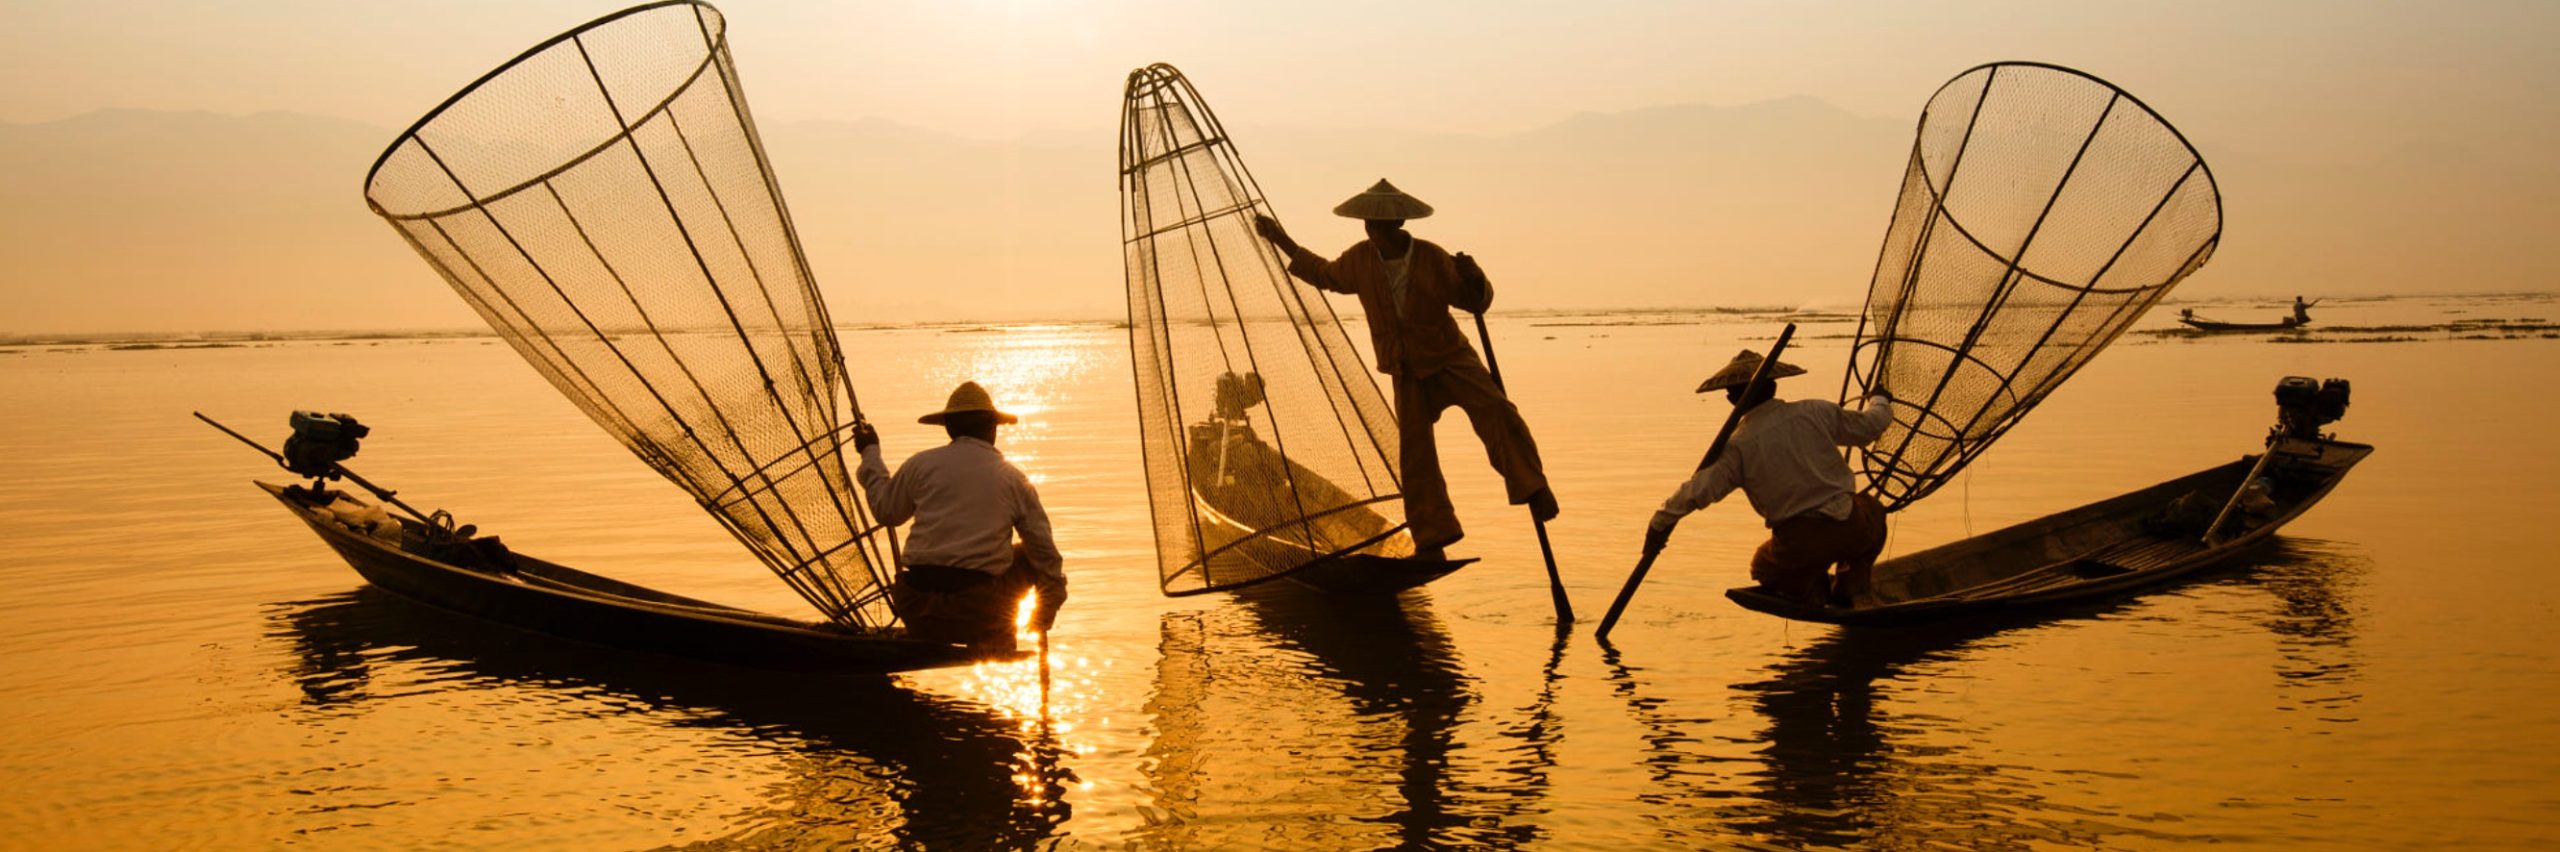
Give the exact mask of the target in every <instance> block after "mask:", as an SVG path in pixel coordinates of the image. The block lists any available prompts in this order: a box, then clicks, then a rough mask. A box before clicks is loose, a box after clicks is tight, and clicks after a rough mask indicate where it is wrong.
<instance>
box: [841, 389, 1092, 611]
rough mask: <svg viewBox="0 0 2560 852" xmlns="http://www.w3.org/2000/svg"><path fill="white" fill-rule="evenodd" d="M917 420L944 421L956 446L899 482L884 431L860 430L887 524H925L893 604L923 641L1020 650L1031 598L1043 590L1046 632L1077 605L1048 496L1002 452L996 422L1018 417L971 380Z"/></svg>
mask: <svg viewBox="0 0 2560 852" xmlns="http://www.w3.org/2000/svg"><path fill="white" fill-rule="evenodd" d="M916 421H917V422H919V423H926V424H940V425H941V426H942V431H943V432H944V433H946V434H948V435H950V436H951V443H949V444H945V445H943V446H940V447H935V448H933V449H930V450H926V451H924V452H920V453H917V454H915V455H913V456H909V457H908V458H907V460H906V462H905V463H904V464H900V465H898V473H897V475H895V476H891V475H890V474H889V464H888V462H886V461H883V460H882V459H881V457H880V433H879V432H878V431H877V430H874V429H872V428H871V424H869V423H861V424H857V425H855V426H854V428H853V446H854V449H855V451H856V452H859V453H861V454H862V464H861V465H859V466H857V467H856V468H854V476H855V477H856V478H859V479H861V480H862V490H863V494H864V496H865V498H866V499H867V500H868V501H869V502H870V504H871V512H872V514H875V515H878V516H879V517H880V522H881V523H884V524H891V525H895V524H902V523H905V522H907V521H908V520H909V519H913V520H914V521H915V527H914V528H913V529H911V530H909V531H908V532H907V546H906V548H905V549H904V550H902V551H901V552H900V553H899V554H898V559H899V562H900V563H901V564H900V566H899V569H898V577H897V580H896V582H894V583H892V584H891V585H890V587H889V603H890V605H891V606H892V607H893V608H894V609H896V610H897V612H898V617H899V618H900V619H902V620H904V621H905V622H906V623H907V633H908V635H911V636H914V637H916V638H918V639H926V640H931V641H938V642H951V643H955V644H963V645H970V646H973V647H977V648H980V649H981V650H995V651H1009V650H1012V648H1013V633H1014V612H1015V607H1016V606H1017V605H1018V604H1019V603H1020V601H1021V600H1022V595H1023V593H1024V592H1026V591H1029V590H1033V589H1037V590H1039V592H1040V608H1039V610H1038V611H1037V612H1036V613H1035V614H1034V615H1033V619H1032V627H1033V628H1034V629H1037V630H1042V631H1046V630H1048V629H1049V624H1050V623H1051V622H1052V621H1054V620H1055V619H1056V618H1057V615H1058V607H1059V606H1060V605H1062V604H1064V603H1066V600H1067V575H1066V572H1065V571H1064V570H1063V568H1062V564H1063V560H1062V559H1060V558H1059V556H1058V546H1057V544H1056V543H1055V542H1053V541H1051V540H1050V537H1049V513H1048V510H1046V509H1044V508H1042V507H1041V505H1040V492H1038V491H1035V490H1032V487H1031V480H1030V479H1029V478H1028V477H1025V476H1023V475H1022V470H1021V469H1020V468H1016V467H1014V466H1013V463H1012V462H1009V461H1005V458H1004V452H1003V451H1001V450H998V449H996V445H995V444H996V425H997V424H1000V423H1013V422H1017V418H1015V417H1014V416H1013V415H1011V414H1008V413H1005V412H1003V411H1001V410H998V409H997V408H996V403H995V399H994V398H993V397H990V396H988V395H987V390H986V389H985V388H982V387H979V386H978V383H977V382H962V383H960V386H959V387H958V388H955V389H953V390H952V391H951V399H950V401H949V402H947V403H945V404H944V405H943V407H942V410H941V411H936V412H933V413H931V414H927V415H925V416H923V417H919V418H916ZM1016 535H1019V536H1020V537H1021V539H1022V540H1021V543H1019V544H1017V543H1015V542H1014V537H1015V536H1016Z"/></svg>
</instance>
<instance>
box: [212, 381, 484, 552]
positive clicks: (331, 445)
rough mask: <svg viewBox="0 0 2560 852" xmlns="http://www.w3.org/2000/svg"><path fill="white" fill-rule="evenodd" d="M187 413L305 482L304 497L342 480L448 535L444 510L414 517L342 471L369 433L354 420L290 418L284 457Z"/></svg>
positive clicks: (386, 494) (390, 494)
mask: <svg viewBox="0 0 2560 852" xmlns="http://www.w3.org/2000/svg"><path fill="white" fill-rule="evenodd" d="M188 413H190V414H194V415H195V417H196V419H197V420H202V421H204V423H205V425H207V426H211V427H213V428H215V429H220V430H222V434H225V435H229V436H231V437H232V438H233V439H234V440H237V441H239V442H240V443H243V444H247V445H249V448H250V449H253V450H257V451H258V452H261V453H265V454H266V455H267V457H268V458H271V459H274V460H275V462H276V465H277V466H278V467H282V468H284V469H286V470H289V471H293V472H294V473H295V474H298V475H301V476H305V477H309V478H310V479H311V485H310V487H309V488H308V489H306V490H307V491H309V492H310V493H313V494H318V495H325V494H328V493H329V489H328V487H327V483H328V481H329V480H333V479H341V478H343V479H345V480H346V481H348V482H353V483H355V484H356V487H359V488H362V489H364V490H365V491H367V492H370V493H372V494H373V496H375V497H378V498H381V500H382V501H383V502H385V503H389V504H391V505H393V506H396V507H399V509H400V511H403V512H407V513H409V517H412V518H416V519H417V520H418V521H419V522H421V523H425V524H427V525H428V526H429V527H430V528H437V527H440V528H442V529H444V530H446V531H448V532H450V531H452V530H453V529H454V525H453V516H452V515H451V514H449V513H447V512H445V510H443V509H437V510H435V511H434V512H431V513H429V512H420V511H418V510H417V509H416V508H414V507H411V506H410V505H409V504H407V503H403V502H400V498H399V496H398V495H399V492H397V491H393V490H391V489H388V488H384V487H382V486H379V485H375V484H373V482H372V481H370V480H367V479H365V478H364V477H361V476H357V475H356V472H355V471H352V470H348V469H347V467H346V465H345V464H344V462H345V461H346V460H348V459H351V458H355V457H356V448H357V440H358V439H360V438H363V437H364V436H366V435H369V434H372V432H373V430H372V429H371V428H370V427H366V426H364V425H362V424H359V423H357V422H356V419H355V418H354V417H351V416H348V415H345V414H321V413H319V412H316V411H296V412H293V414H291V415H290V416H289V417H287V419H286V423H287V425H290V426H291V427H293V434H292V435H290V436H287V437H286V438H285V440H284V452H276V451H274V450H270V449H267V447H266V445H264V444H260V443H258V442H257V441H255V440H251V439H250V438H249V436H247V435H243V434H240V433H239V431H237V430H234V429H232V428H231V427H229V426H224V425H222V423H221V422H220V421H217V420H214V419H213V418H211V417H206V416H205V414H204V412H201V411H194V412H188ZM323 502H325V501H323ZM462 529H463V530H464V532H463V533H462V535H464V536H465V537H468V536H469V535H470V532H469V530H470V527H468V526H465V527H463V528H462Z"/></svg>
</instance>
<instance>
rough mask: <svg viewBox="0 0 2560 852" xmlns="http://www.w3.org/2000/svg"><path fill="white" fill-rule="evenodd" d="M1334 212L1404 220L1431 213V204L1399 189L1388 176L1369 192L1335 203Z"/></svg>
mask: <svg viewBox="0 0 2560 852" xmlns="http://www.w3.org/2000/svg"><path fill="white" fill-rule="evenodd" d="M1333 214H1334V215H1336V216H1348V217H1350V218H1353V219H1389V220H1397V221H1402V220H1406V219H1420V218H1422V217H1424V216H1429V215H1431V205H1428V204H1424V203H1422V199H1419V198H1415V197H1413V196H1410V195H1406V194H1404V190H1401V189H1397V188H1396V185H1395V184H1391V183H1388V182H1387V179H1386V178H1379V179H1378V185H1377V186H1373V187H1369V190H1368V191H1367V192H1363V193H1360V194H1359V195H1354V196H1351V200H1349V201H1345V202H1342V203H1340V204H1336V205H1334V206H1333Z"/></svg>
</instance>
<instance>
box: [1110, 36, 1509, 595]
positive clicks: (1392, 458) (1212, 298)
mask: <svg viewBox="0 0 2560 852" xmlns="http://www.w3.org/2000/svg"><path fill="white" fill-rule="evenodd" d="M1125 93H1126V97H1125V99H1124V101H1123V105H1122V112H1121V133H1120V151H1119V155H1120V163H1119V166H1120V189H1121V196H1120V198H1121V210H1120V212H1121V237H1122V242H1121V247H1122V252H1123V260H1124V262H1125V268H1126V272H1127V277H1128V297H1129V348H1130V356H1131V357H1130V362H1131V366H1132V367H1133V368H1134V378H1135V382H1136V386H1137V402H1138V426H1139V433H1140V446H1141V447H1142V449H1143V453H1144V457H1145V461H1146V468H1147V488H1148V498H1149V499H1148V502H1149V506H1150V508H1151V511H1152V515H1153V519H1154V523H1155V534H1156V554H1157V563H1158V568H1159V572H1158V583H1159V587H1160V588H1161V589H1162V590H1163V592H1164V593H1165V594H1167V595H1175V596H1179V595H1192V594H1200V593H1204V592H1213V591H1225V590H1232V589H1240V588H1244V587H1248V586H1252V585H1255V584H1259V583H1264V582H1269V581H1273V580H1279V579H1283V578H1287V579H1290V580H1294V581H1297V582H1300V583H1303V584H1307V585H1312V586H1316V587H1319V588H1323V589H1327V590H1333V591H1369V592H1388V591H1395V590H1399V589H1404V588H1410V587H1412V586H1416V585H1420V584H1422V583H1425V582H1429V581H1430V580H1432V579H1434V578H1437V577H1440V576H1442V575H1445V574H1447V573H1449V572H1450V571H1453V570H1456V569H1457V568H1459V567H1460V566H1463V565H1465V564H1466V563H1468V562H1472V561H1474V560H1447V559H1418V558H1415V556H1416V551H1415V545H1414V541H1413V537H1412V535H1411V534H1410V533H1409V532H1408V530H1407V528H1406V524H1405V521H1404V519H1403V518H1402V517H1401V515H1402V512H1403V504H1402V493H1401V488H1400V485H1399V482H1398V475H1399V474H1398V471H1397V467H1396V452H1397V446H1398V445H1397V440H1398V439H1397V428H1396V419H1395V416H1394V412H1393V409H1392V408H1390V407H1389V406H1388V404H1387V400H1386V398H1385V396H1384V395H1382V394H1381V393H1379V390H1378V386H1377V384H1376V382H1374V381H1373V380H1372V379H1371V378H1370V377H1369V371H1368V368H1367V365H1365V364H1364V363H1362V361H1361V359H1360V356H1359V353H1358V351H1357V350H1355V349H1354V348H1352V345H1351V339H1350V337H1349V336H1348V335H1347V334H1345V333H1344V331H1343V329H1342V324H1341V322H1340V320H1339V319H1338V318H1337V317H1335V315H1334V313H1333V309H1332V307H1331V306H1330V305H1328V304H1327V303H1326V302H1325V301H1324V300H1323V299H1322V298H1314V299H1310V298H1308V297H1307V295H1306V294H1305V291H1304V289H1303V288H1300V287H1298V286H1296V285H1295V284H1294V283H1293V282H1291V281H1290V280H1289V274H1288V271H1287V268H1286V262H1285V260H1284V259H1283V258H1281V257H1280V256H1279V254H1278V253H1277V252H1276V251H1275V250H1274V249H1273V248H1272V247H1271V246H1270V245H1269V244H1268V243H1266V242H1264V241H1263V240H1262V239H1260V238H1259V237H1258V236H1256V234H1255V231H1254V217H1255V216H1256V215H1257V214H1259V215H1266V216H1267V215H1270V214H1271V207H1270V205H1269V203H1268V202H1266V201H1265V200H1264V198H1263V195H1262V190H1261V187H1260V186H1259V185H1257V184H1256V183H1255V182H1254V180H1253V175H1252V173H1251V172H1249V171H1247V170H1246V169H1245V167H1244V162H1243V160H1242V159H1240V158H1239V157H1238V155H1237V154H1236V149H1235V146H1234V144H1233V142H1232V141H1231V140H1230V139H1229V138H1228V136H1227V133H1226V130H1225V128H1224V127H1223V126H1222V125H1221V124H1219V122H1218V119H1217V117H1216V116H1215V115H1214V114H1212V113H1211V112H1210V111H1209V108H1208V105H1207V104H1206V102H1204V101H1203V100H1202V99H1201V97H1200V93H1199V91H1198V90H1197V89H1196V88H1194V87H1193V86H1192V84H1191V81H1190V80H1189V79H1187V78H1185V77H1184V76H1183V75H1182V72H1180V71H1178V70H1176V69H1174V68H1173V67H1172V66H1170V65H1163V64H1156V65H1149V66H1147V67H1144V68H1140V69H1137V70H1135V71H1133V72H1131V73H1130V75H1129V78H1128V85H1127V88H1126V91H1125Z"/></svg>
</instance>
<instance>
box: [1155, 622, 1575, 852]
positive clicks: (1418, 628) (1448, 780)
mask: <svg viewBox="0 0 2560 852" xmlns="http://www.w3.org/2000/svg"><path fill="white" fill-rule="evenodd" d="M1425 600H1426V599H1425V598H1423V597H1422V596H1421V595H1420V594H1419V593H1407V594H1405V595H1403V596H1401V597H1385V596H1374V597H1360V596H1343V595H1324V594H1320V593H1316V592H1312V591H1308V590H1304V589H1298V588H1296V587H1294V586H1291V585H1289V584H1271V585H1269V586H1267V587H1261V588H1256V589H1251V590H1247V591H1245V592H1241V593H1238V594H1236V595H1234V596H1233V597H1232V601H1233V603H1232V604H1230V605H1227V606H1221V607H1218V608H1215V609H1210V610H1202V611H1189V612H1174V613H1168V614H1166V615H1165V616H1164V618H1163V621H1162V623H1161V627H1160V629H1161V634H1160V636H1161V639H1160V643H1161V644H1160V645H1159V647H1158V650H1159V652H1160V655H1161V656H1160V658H1159V660H1158V661H1157V664H1156V683H1155V692H1154V694H1153V695H1152V696H1150V697H1149V699H1148V701H1147V705H1146V709H1147V712H1148V714H1149V715H1150V716H1151V717H1152V719H1153V720H1154V723H1155V724H1154V727H1155V730H1156V737H1155V740H1154V742H1153V743H1152V744H1150V745H1149V746H1148V748H1147V750H1146V755H1145V761H1144V764H1143V769H1144V771H1145V774H1146V777H1147V781H1148V783H1149V785H1150V786H1151V787H1152V788H1153V790H1152V792H1153V795H1154V800H1155V802H1154V807H1153V808H1152V809H1151V810H1150V811H1149V813H1148V814H1147V816H1148V818H1149V820H1150V823H1151V824H1150V825H1149V826H1148V827H1147V828H1144V829H1142V830H1140V831H1139V832H1138V833H1137V834H1136V836H1135V838H1134V839H1137V840H1138V841H1139V842H1140V843H1141V844H1144V845H1166V846H1172V847H1176V848H1189V847H1201V848H1217V847H1256V848H1272V847H1287V848H1319V849H1321V848H1331V849H1344V848H1381V847H1416V846H1427V847H1444V846H1468V847H1486V846H1494V847H1504V846H1515V845H1522V844H1527V843H1530V842H1533V841H1536V840H1539V839H1540V838H1541V837H1542V836H1543V835H1544V831H1543V830H1542V829H1541V828H1539V827H1537V826H1535V825H1533V823H1535V822H1537V820H1536V819H1535V817H1536V815H1537V809H1538V808H1540V807H1542V806H1543V799H1544V796H1545V792H1546V778H1547V775H1548V774H1549V770H1551V769H1552V768H1553V762H1552V756H1551V753H1552V746H1553V738H1554V736H1555V735H1556V731H1557V728H1556V726H1555V725H1554V724H1553V723H1552V719H1551V718H1549V719H1546V720H1545V721H1544V722H1543V723H1542V722H1541V721H1540V719H1541V718H1542V717H1541V716H1539V715H1538V714H1537V713H1536V712H1534V711H1535V710H1536V709H1537V708H1532V711H1533V712H1532V713H1531V714H1530V720H1531V721H1530V722H1529V723H1528V724H1527V725H1525V726H1522V728H1521V729H1520V730H1517V731H1509V732H1506V733H1509V734H1511V735H1513V736H1520V737H1522V738H1523V739H1526V740H1529V741H1530V742H1529V744H1528V746H1527V747H1524V748H1506V752H1507V753H1508V754H1512V755H1521V756H1523V757H1522V759H1521V762H1520V764H1519V765H1503V766H1491V767H1483V768H1486V769H1490V770H1491V772H1492V773H1493V774H1492V775H1491V776H1487V777H1489V778H1490V779H1491V780H1490V783H1479V782H1477V781H1475V780H1473V779H1471V778H1469V777H1468V774H1469V773H1468V770H1470V769H1474V768H1477V767H1475V766H1472V765H1471V764H1472V763H1473V761H1469V760H1467V759H1466V758H1467V755H1466V754H1465V753H1464V750H1463V748H1462V747H1461V745H1460V744H1459V743H1458V742H1457V733H1458V730H1459V726H1460V724H1461V722H1462V721H1463V720H1464V719H1463V717H1466V716H1469V715H1472V714H1478V713H1481V712H1482V708H1480V707H1478V704H1479V699H1478V696H1477V694H1476V691H1475V682H1474V679H1473V678H1471V677H1469V676H1468V675H1467V674H1466V673H1465V671H1464V670H1463V668H1462V667H1461V664H1460V660H1459V658H1458V655H1457V651H1456V649H1455V648H1453V647H1452V646H1451V643H1450V640H1449V636H1448V634H1447V633H1446V632H1445V630H1444V629H1443V628H1442V627H1441V625H1440V622H1439V620H1438V619H1437V618H1435V617H1434V616H1433V615H1432V614H1431V613H1430V611H1429V609H1428V608H1427V604H1426V603H1425ZM1336 707H1339V708H1340V709H1339V710H1335V709H1333V708H1336ZM1539 761H1546V763H1545V764H1544V765H1537V764H1538V762H1539ZM1204 811H1212V812H1214V814H1213V815H1212V816H1210V817H1208V818H1203V812H1204Z"/></svg>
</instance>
